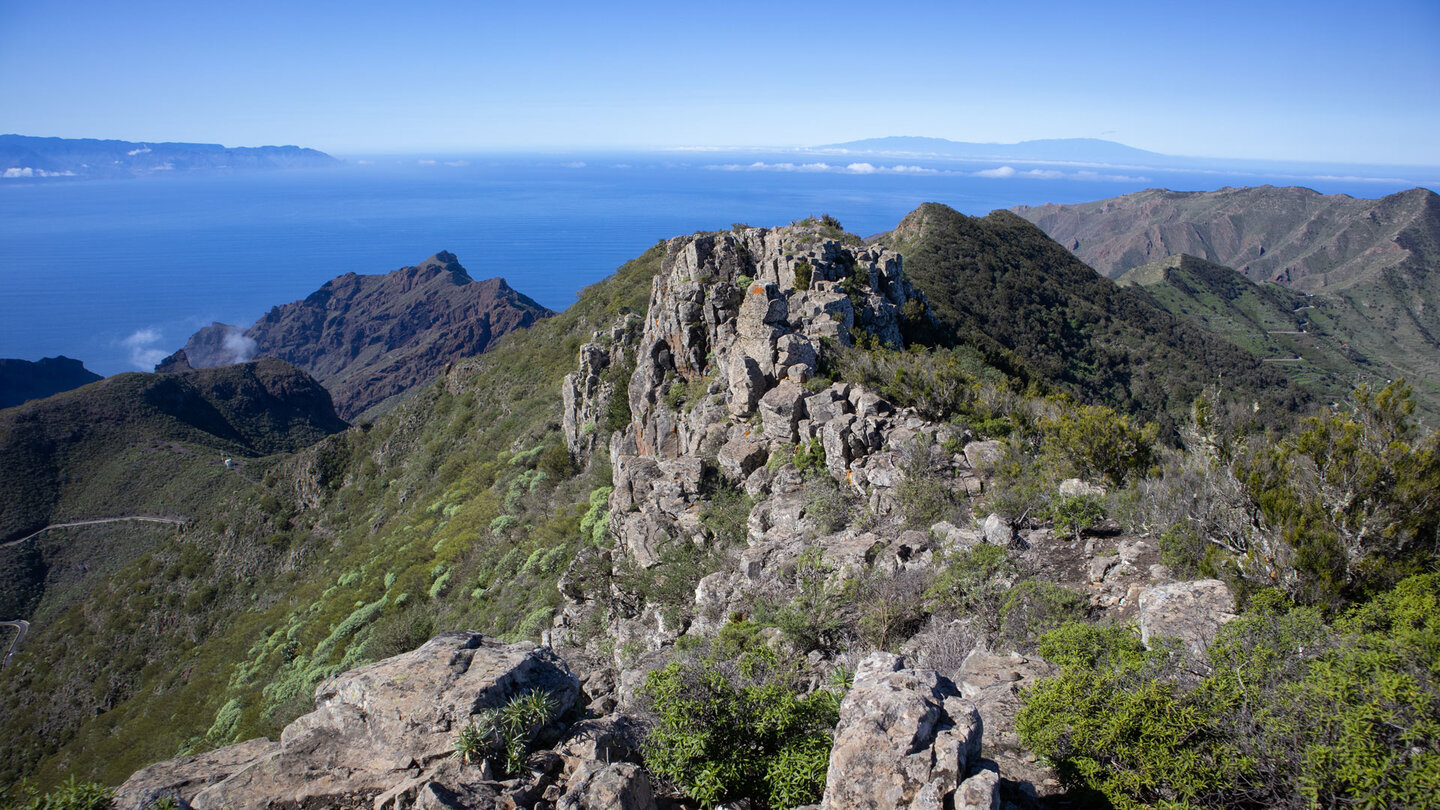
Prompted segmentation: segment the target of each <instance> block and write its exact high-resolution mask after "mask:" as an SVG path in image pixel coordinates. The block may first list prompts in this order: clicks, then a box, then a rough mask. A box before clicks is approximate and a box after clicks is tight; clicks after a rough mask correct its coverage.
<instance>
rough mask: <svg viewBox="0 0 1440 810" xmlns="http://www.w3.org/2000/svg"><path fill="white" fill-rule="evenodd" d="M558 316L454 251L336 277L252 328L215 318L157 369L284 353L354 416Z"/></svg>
mask: <svg viewBox="0 0 1440 810" xmlns="http://www.w3.org/2000/svg"><path fill="white" fill-rule="evenodd" d="M553 314H554V313H553V312H551V311H550V310H549V309H546V308H545V307H542V306H540V305H539V304H537V303H535V302H534V301H532V300H531V299H529V298H528V297H526V296H524V295H522V294H520V293H518V292H516V291H515V290H514V289H512V288H511V287H510V286H509V285H508V284H506V283H505V280H504V279H501V278H492V279H486V280H484V281H474V280H472V279H471V278H470V275H469V274H468V273H467V272H466V271H465V268H464V267H462V266H461V265H460V261H459V260H458V259H457V258H456V257H455V255H454V254H453V253H447V252H443V251H442V252H440V253H437V254H435V255H434V256H431V257H430V258H428V259H426V260H425V261H423V262H421V263H420V264H418V265H416V266H414V267H402V268H400V269H399V270H394V271H391V272H390V273H387V274H384V275H360V274H357V273H347V274H346V275H343V276H340V277H339V278H336V279H332V280H330V281H327V282H326V283H325V284H324V285H322V286H321V287H320V289H318V290H316V291H315V292H313V293H311V294H310V295H309V296H307V297H306V298H305V299H304V300H302V301H295V302H292V303H289V304H285V305H283V306H278V307H274V308H273V309H271V310H270V311H269V312H268V313H266V314H265V315H264V316H263V317H261V318H260V319H259V320H258V321H256V322H255V323H254V324H253V325H252V326H250V327H249V328H248V329H243V330H242V329H241V328H240V327H236V326H230V325H228V324H220V323H216V324H211V325H210V326H207V327H205V328H204V329H201V330H200V331H198V332H196V333H195V334H194V335H192V336H191V337H190V339H189V340H188V341H186V343H185V347H184V348H183V349H181V350H180V351H179V352H177V353H176V354H174V355H172V356H171V357H169V358H166V359H165V360H164V361H162V362H161V363H160V365H159V366H158V367H157V370H161V371H166V370H171V369H182V368H190V367H194V368H207V367H211V366H220V365H226V364H228V363H236V362H243V361H246V360H249V359H252V358H255V357H277V358H280V359H281V360H284V361H286V362H287V363H292V364H294V365H296V366H298V367H300V368H303V369H305V370H306V371H307V372H309V373H310V374H311V375H313V376H314V377H315V379H317V380H319V381H320V383H321V384H322V385H324V386H325V387H326V388H327V389H329V391H330V393H331V396H332V397H333V398H334V400H335V406H336V409H337V410H338V411H339V413H340V415H341V416H343V417H345V418H347V419H353V418H355V417H356V416H358V415H359V414H362V413H364V412H365V411H366V410H367V409H369V408H372V407H374V406H376V405H379V404H380V403H382V402H384V401H385V400H386V399H388V398H390V397H393V396H396V395H398V394H401V393H404V392H405V391H408V390H410V389H412V388H414V387H415V386H418V385H422V384H424V383H426V382H428V381H430V380H431V379H433V378H434V377H435V376H436V375H437V374H439V373H440V371H441V370H442V369H443V368H444V367H445V366H446V365H447V364H449V363H451V362H453V361H455V360H457V359H460V358H462V357H470V356H472V355H476V354H479V353H481V352H483V351H485V350H486V349H487V348H488V347H489V346H490V345H491V344H492V343H493V342H494V341H495V340H496V339H498V338H500V337H501V336H502V335H504V334H506V333H508V332H511V331H513V330H515V329H523V328H525V327H527V326H530V325H531V324H534V323H535V322H536V321H537V320H539V319H541V318H546V317H549V316H551V315H553Z"/></svg>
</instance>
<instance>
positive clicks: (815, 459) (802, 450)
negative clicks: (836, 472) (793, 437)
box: [790, 436, 825, 476]
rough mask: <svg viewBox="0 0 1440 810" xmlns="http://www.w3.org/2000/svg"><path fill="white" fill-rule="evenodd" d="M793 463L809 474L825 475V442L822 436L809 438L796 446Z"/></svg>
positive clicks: (798, 468)
mask: <svg viewBox="0 0 1440 810" xmlns="http://www.w3.org/2000/svg"><path fill="white" fill-rule="evenodd" d="M790 460H791V463H792V464H794V465H795V469H797V470H799V471H800V472H802V473H804V474H806V475H807V476H808V475H823V474H824V473H825V444H824V443H823V442H821V441H820V438H819V437H818V436H817V437H816V438H813V439H809V440H807V441H803V442H801V443H800V444H799V445H797V446H796V447H795V454H794V455H793V456H791V459H790Z"/></svg>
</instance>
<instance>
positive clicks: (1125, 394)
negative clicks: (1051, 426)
mask: <svg viewBox="0 0 1440 810" xmlns="http://www.w3.org/2000/svg"><path fill="white" fill-rule="evenodd" d="M877 239H878V241H879V242H881V243H882V244H886V245H890V246H893V247H895V248H896V249H898V250H900V251H901V252H902V253H903V254H904V255H905V257H906V263H905V266H906V272H907V273H908V274H909V276H910V278H911V279H912V280H913V281H914V282H915V286H916V287H918V288H919V289H920V290H921V291H923V292H924V293H925V296H926V298H927V299H928V301H929V304H930V307H931V309H932V310H933V312H934V314H935V316H936V317H937V319H938V320H939V321H940V322H941V323H942V324H943V325H944V328H945V329H946V330H948V331H949V333H950V335H951V336H952V339H953V340H957V341H960V342H963V343H967V344H970V345H973V346H976V347H977V348H979V349H980V350H981V351H982V352H984V353H985V354H986V355H987V357H988V358H989V359H991V361H992V362H994V363H996V364H997V365H1002V366H1006V367H1008V368H1009V369H1010V370H1012V371H1014V372H1015V373H1021V374H1025V375H1027V376H1028V377H1029V378H1030V379H1034V380H1037V381H1046V382H1050V383H1053V384H1055V385H1058V386H1059V387H1061V388H1062V389H1064V390H1067V391H1070V392H1071V393H1073V394H1075V395H1077V396H1079V397H1081V398H1082V399H1085V400H1089V401H1096V402H1104V403H1109V404H1111V405H1114V406H1115V407H1118V408H1120V409H1122V410H1125V411H1130V412H1134V413H1144V414H1146V416H1147V418H1152V419H1160V420H1164V419H1166V415H1167V414H1169V415H1173V414H1175V413H1178V412H1181V411H1183V410H1185V409H1186V408H1188V407H1189V404H1190V402H1191V401H1193V399H1194V398H1195V397H1196V396H1197V395H1198V394H1199V393H1200V391H1201V390H1202V389H1203V388H1204V387H1205V386H1207V385H1213V384H1215V383H1217V382H1221V381H1222V380H1223V387H1224V388H1225V389H1226V391H1227V393H1228V394H1231V395H1234V396H1235V397H1236V398H1237V399H1242V400H1249V401H1251V402H1257V403H1259V404H1260V406H1261V407H1262V408H1264V409H1265V411H1266V412H1268V413H1270V414H1272V415H1277V416H1278V414H1279V413H1280V412H1284V411H1289V412H1293V411H1294V410H1296V409H1297V408H1298V407H1299V406H1300V404H1301V403H1302V402H1303V400H1304V398H1305V397H1304V395H1303V394H1302V393H1301V392H1299V391H1297V390H1296V389H1294V388H1293V387H1292V386H1290V385H1288V384H1287V382H1286V381H1285V379H1284V377H1283V375H1281V374H1280V373H1279V372H1276V371H1274V370H1272V369H1267V368H1265V367H1263V366H1262V364H1261V363H1260V362H1259V361H1258V360H1257V359H1256V358H1254V357H1252V356H1250V355H1249V354H1247V353H1245V352H1243V351H1241V350H1239V349H1237V348H1236V347H1235V346H1232V345H1230V344H1229V343H1227V342H1225V341H1224V340H1220V339H1218V338H1216V337H1215V336H1214V335H1212V334H1210V333H1208V332H1206V331H1204V330H1203V329H1200V328H1197V327H1195V326H1192V325H1190V324H1189V323H1187V322H1185V321H1183V320H1181V319H1179V318H1176V317H1175V316H1173V315H1171V314H1169V313H1167V312H1165V311H1164V310H1162V309H1161V308H1159V307H1158V306H1156V305H1155V303H1154V302H1153V301H1151V300H1150V299H1149V298H1147V297H1146V296H1143V295H1138V294H1136V293H1135V292H1134V291H1131V290H1126V289H1124V288H1121V287H1119V286H1117V285H1116V284H1115V283H1114V282H1112V281H1110V280H1109V279H1106V278H1104V277H1103V276H1100V275H1098V274H1097V273H1096V272H1095V271H1094V270H1092V269H1090V268H1089V267H1087V266H1085V265H1084V264H1083V263H1081V262H1080V261H1079V260H1077V259H1076V258H1075V257H1074V256H1073V255H1071V254H1070V253H1068V252H1067V251H1066V250H1065V249H1064V248H1062V247H1061V246H1060V245H1058V244H1056V243H1055V242H1053V241H1051V240H1050V239H1049V238H1047V237H1046V236H1045V234H1044V233H1042V232H1041V231H1040V230H1039V229H1038V228H1036V227H1035V226H1034V225H1031V224H1030V223H1028V222H1026V221H1025V220H1023V219H1021V218H1020V217H1018V216H1016V215H1014V214H1012V213H1010V212H1008V211H996V212H993V213H991V214H990V215H989V216H986V217H983V218H975V217H967V216H965V215H963V214H960V213H958V212H956V211H954V210H953V209H951V208H948V207H946V206H943V205H938V204H935V203H927V204H925V205H922V206H921V207H919V208H918V209H916V210H915V211H913V212H911V213H910V214H908V215H906V217H905V218H904V219H903V220H902V221H901V222H900V225H899V226H898V227H897V228H896V229H895V230H894V231H891V232H890V233H888V234H884V235H882V236H880V237H877Z"/></svg>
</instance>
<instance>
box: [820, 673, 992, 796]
mask: <svg viewBox="0 0 1440 810" xmlns="http://www.w3.org/2000/svg"><path fill="white" fill-rule="evenodd" d="M981 736H982V728H981V722H980V714H979V712H977V711H976V709H975V706H974V704H972V703H971V702H970V701H968V700H965V699H964V698H962V697H961V696H960V691H959V690H958V689H957V688H956V687H955V684H954V683H952V682H951V681H950V680H949V679H948V678H943V677H941V676H940V675H939V674H937V673H936V672H935V671H934V670H928V669H909V668H907V667H906V666H905V662H904V659H902V658H900V656H898V655H890V654H888V653H874V654H872V655H871V656H870V657H869V658H866V659H865V661H864V663H862V664H861V665H860V667H859V669H858V670H857V671H856V673H855V681H854V685H853V686H852V687H851V688H850V692H849V693H848V694H847V695H846V696H845V701H844V703H842V704H841V705H840V723H839V725H838V726H837V727H836V729H835V747H834V748H833V749H832V750H831V753H830V771H829V774H828V776H827V778H826V782H825V796H824V799H823V800H822V802H821V804H820V807H821V810H861V809H862V808H863V810H882V809H884V810H889V809H890V808H897V809H898V808H915V810H920V808H925V809H926V810H942V809H943V808H950V807H955V806H957V802H959V801H960V800H961V799H963V800H964V804H966V806H971V807H974V806H977V805H980V806H989V803H988V802H984V803H983V804H981V802H982V799H981V796H982V794H984V795H986V796H989V795H994V796H998V793H995V792H994V791H995V790H996V789H998V781H996V780H993V779H989V778H986V777H980V778H979V780H978V781H976V782H975V783H974V784H970V783H969V782H968V781H967V778H969V777H975V776H977V775H978V774H979V773H981V772H982V771H981V766H980V740H981ZM981 782H983V783H984V784H983V785H982V784H981ZM962 785H964V786H966V787H965V788H963V789H962ZM987 788H988V792H987Z"/></svg>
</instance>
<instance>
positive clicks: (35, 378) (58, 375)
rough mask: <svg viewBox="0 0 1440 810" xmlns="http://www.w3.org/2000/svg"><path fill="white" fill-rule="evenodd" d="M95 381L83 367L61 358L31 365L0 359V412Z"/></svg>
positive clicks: (91, 373) (98, 377)
mask: <svg viewBox="0 0 1440 810" xmlns="http://www.w3.org/2000/svg"><path fill="white" fill-rule="evenodd" d="M99 379H101V377H100V375H99V374H96V373H95V372H93V371H90V370H89V369H87V368H85V364H84V363H82V362H80V361H79V360H75V359H73V358H70V357H66V356H64V355H61V356H59V357H45V358H42V359H40V360H35V361H30V360H11V359H0V408H11V407H14V406H16V405H19V404H21V403H22V402H28V401H29V400H32V399H44V398H45V397H48V396H50V395H51V394H58V393H60V392H61V391H69V390H71V389H72V388H79V387H80V386H82V385H85V384H86V383H92V382H95V381H96V380H99Z"/></svg>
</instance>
